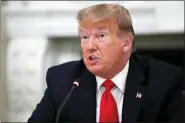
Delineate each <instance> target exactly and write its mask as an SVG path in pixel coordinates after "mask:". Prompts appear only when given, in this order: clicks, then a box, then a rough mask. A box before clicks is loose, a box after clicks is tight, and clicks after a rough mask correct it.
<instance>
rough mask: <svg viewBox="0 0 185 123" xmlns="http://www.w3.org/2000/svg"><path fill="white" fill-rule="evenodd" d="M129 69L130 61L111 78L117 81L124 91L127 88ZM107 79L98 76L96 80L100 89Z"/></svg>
mask: <svg viewBox="0 0 185 123" xmlns="http://www.w3.org/2000/svg"><path fill="white" fill-rule="evenodd" d="M128 69H129V61H128V62H127V64H126V65H125V67H124V69H123V70H122V71H121V72H119V73H118V74H117V75H116V76H115V77H113V78H112V79H111V80H112V81H113V82H114V83H115V85H116V86H117V87H118V88H119V89H120V90H121V91H122V92H124V89H125V83H126V79H127V74H128ZM105 80H106V79H104V78H101V77H98V76H96V82H97V90H99V89H100V86H101V85H102V83H103V82H104V81H105Z"/></svg>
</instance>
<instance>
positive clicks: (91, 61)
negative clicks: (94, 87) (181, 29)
mask: <svg viewBox="0 0 185 123" xmlns="http://www.w3.org/2000/svg"><path fill="white" fill-rule="evenodd" d="M97 61H98V59H95V60H91V59H88V62H89V63H90V64H95V63H96V62H97Z"/></svg>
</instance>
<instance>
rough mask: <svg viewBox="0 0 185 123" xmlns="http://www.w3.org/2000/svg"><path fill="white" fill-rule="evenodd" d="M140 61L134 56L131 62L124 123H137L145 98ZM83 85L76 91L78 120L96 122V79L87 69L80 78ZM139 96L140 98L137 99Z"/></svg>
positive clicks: (124, 101)
mask: <svg viewBox="0 0 185 123" xmlns="http://www.w3.org/2000/svg"><path fill="white" fill-rule="evenodd" d="M142 69H143V67H142V66H141V63H140V60H139V58H138V57H136V56H135V55H132V56H131V58H130V61H129V71H128V76H127V81H126V87H125V93H124V100H123V109H122V120H123V121H124V122H132V121H133V122H136V121H137V119H138V115H139V112H140V107H141V104H142V102H143V98H144V96H145V91H146V87H145V86H144V82H145V76H144V73H143V70H142ZM80 81H81V85H80V87H79V88H78V89H76V93H75V96H74V97H76V100H75V102H74V103H75V104H76V105H75V106H76V108H75V109H76V113H75V114H77V119H78V120H80V121H93V122H96V89H97V84H96V78H95V76H94V75H93V74H92V73H91V72H89V71H88V69H86V67H85V66H84V69H83V71H82V74H81V77H80ZM137 94H139V95H140V96H141V98H140V96H139V95H138V98H137V97H136V96H137Z"/></svg>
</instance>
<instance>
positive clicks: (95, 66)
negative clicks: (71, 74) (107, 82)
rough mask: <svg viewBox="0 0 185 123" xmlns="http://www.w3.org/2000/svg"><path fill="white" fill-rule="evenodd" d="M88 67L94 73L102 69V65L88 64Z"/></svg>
mask: <svg viewBox="0 0 185 123" xmlns="http://www.w3.org/2000/svg"><path fill="white" fill-rule="evenodd" d="M87 69H88V70H89V71H90V72H91V73H93V74H97V73H100V72H101V71H102V67H101V66H100V65H92V66H87Z"/></svg>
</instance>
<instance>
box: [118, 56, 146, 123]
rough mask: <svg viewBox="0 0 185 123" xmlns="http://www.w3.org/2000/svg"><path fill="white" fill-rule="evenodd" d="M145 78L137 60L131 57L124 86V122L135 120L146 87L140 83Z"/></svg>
mask: <svg viewBox="0 0 185 123" xmlns="http://www.w3.org/2000/svg"><path fill="white" fill-rule="evenodd" d="M144 80H145V78H144V76H143V71H142V70H141V68H140V64H139V61H137V59H136V58H133V57H131V59H130V66H129V72H128V77H127V82H126V87H125V93H124V101H123V110H122V119H123V121H124V122H136V121H137V119H138V114H139V112H140V107H141V104H142V101H143V97H144V93H145V90H146V87H145V86H144V85H142V83H143V82H144Z"/></svg>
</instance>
